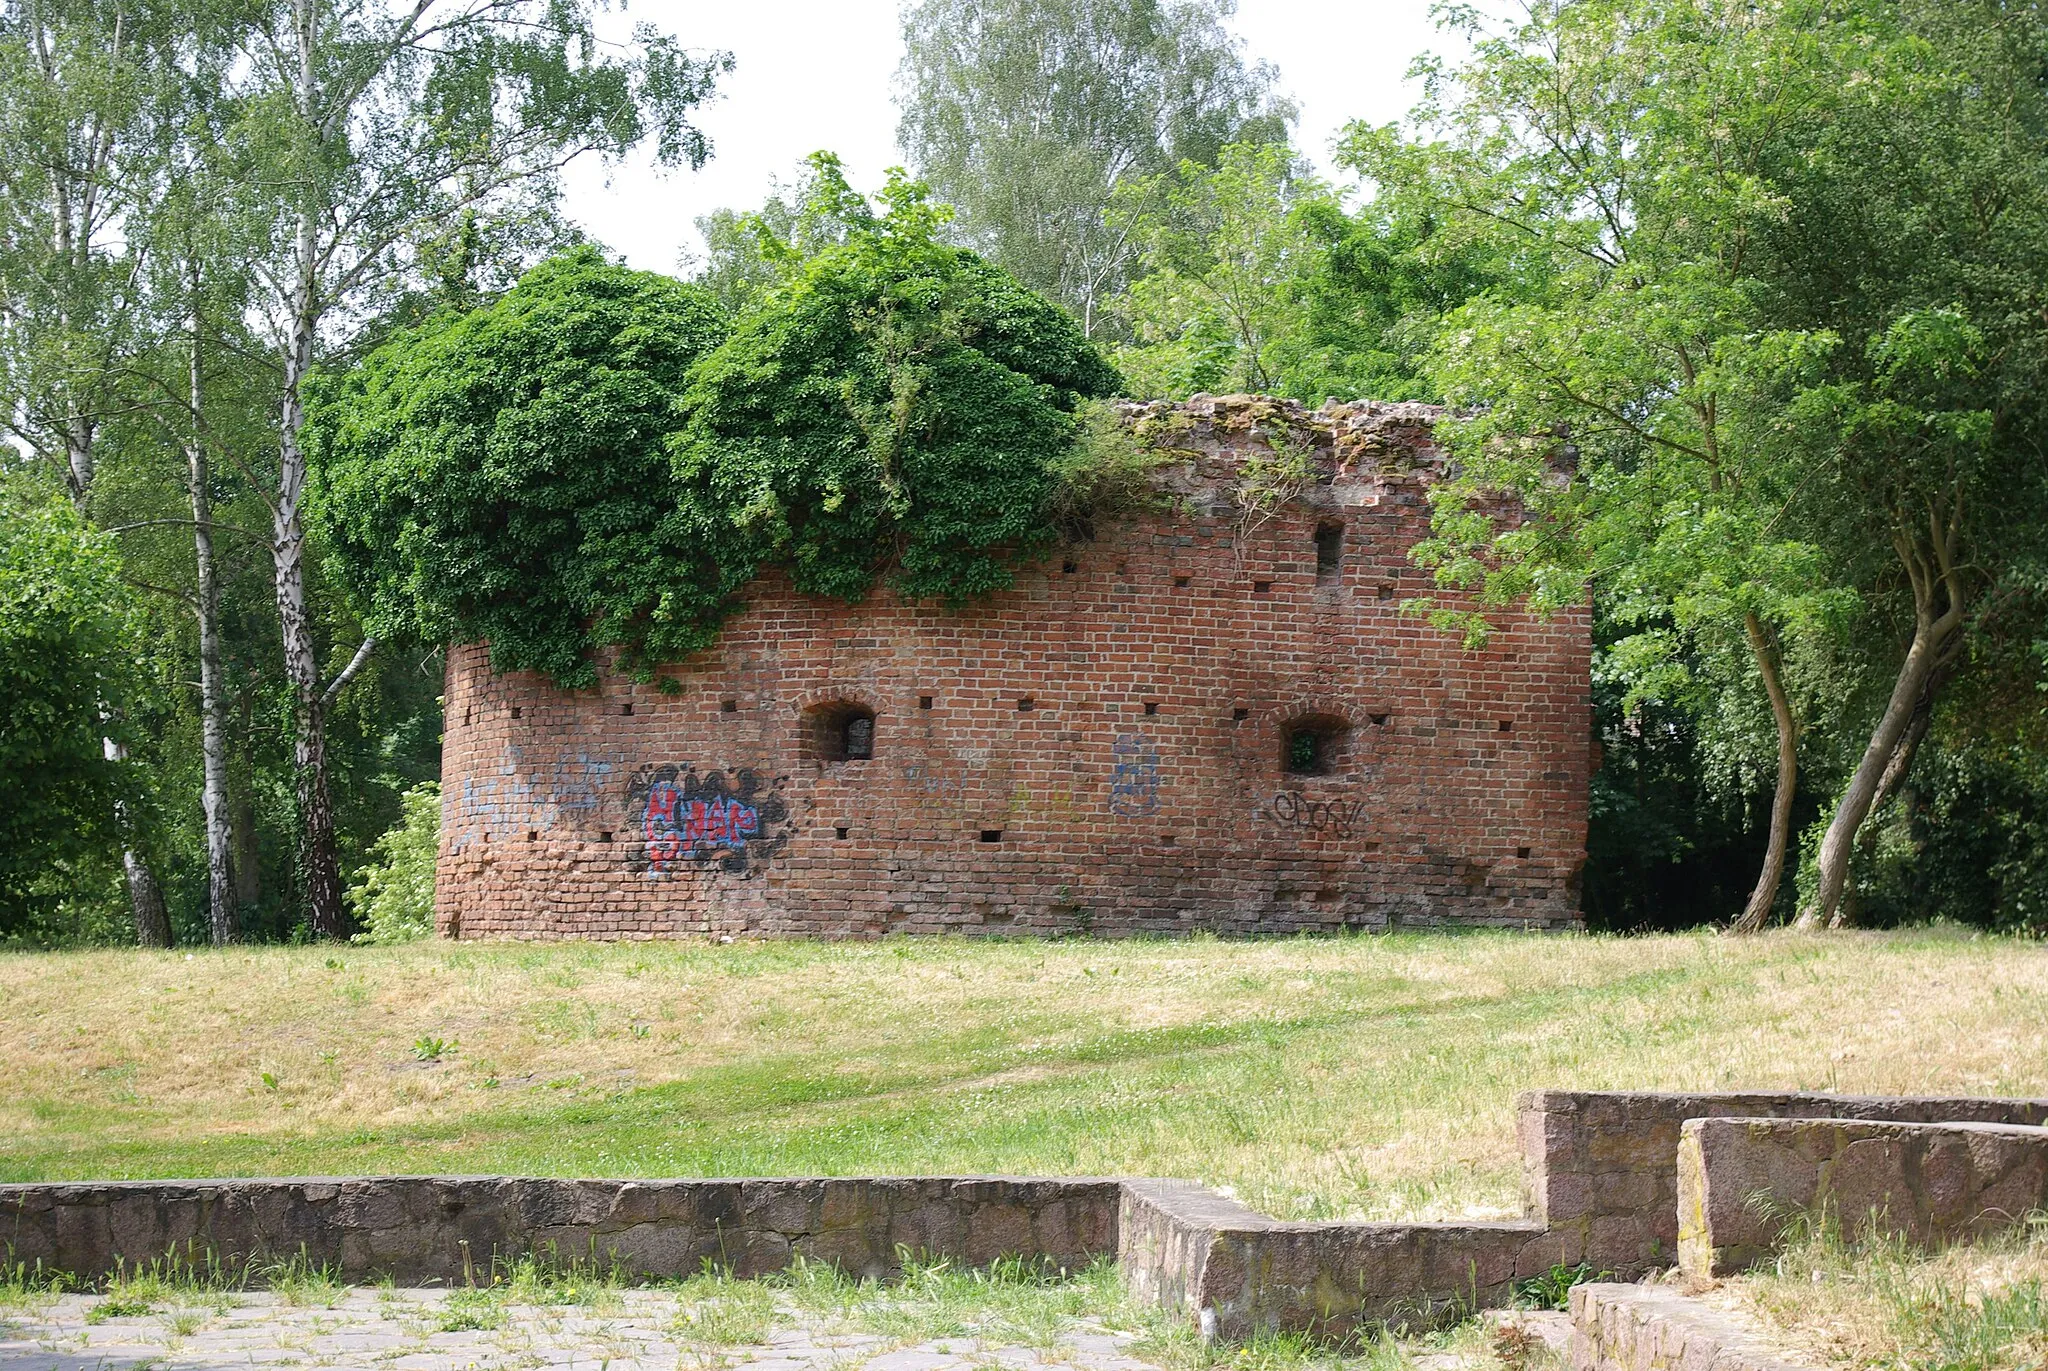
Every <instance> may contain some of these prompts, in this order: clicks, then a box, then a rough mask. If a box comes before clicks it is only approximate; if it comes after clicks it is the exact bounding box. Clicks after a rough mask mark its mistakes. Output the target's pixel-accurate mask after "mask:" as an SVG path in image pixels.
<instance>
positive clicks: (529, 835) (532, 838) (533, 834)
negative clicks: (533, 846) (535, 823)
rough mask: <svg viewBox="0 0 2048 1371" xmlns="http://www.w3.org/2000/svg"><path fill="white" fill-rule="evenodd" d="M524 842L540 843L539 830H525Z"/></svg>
mask: <svg viewBox="0 0 2048 1371" xmlns="http://www.w3.org/2000/svg"><path fill="white" fill-rule="evenodd" d="M526 841H528V842H530V843H537V842H539V841H540V830H539V829H537V828H529V829H527V830H526Z"/></svg>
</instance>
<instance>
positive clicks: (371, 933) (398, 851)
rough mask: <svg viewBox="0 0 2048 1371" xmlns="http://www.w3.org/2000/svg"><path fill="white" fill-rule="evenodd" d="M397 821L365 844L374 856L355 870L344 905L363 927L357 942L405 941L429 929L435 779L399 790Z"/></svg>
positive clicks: (437, 814) (436, 845)
mask: <svg viewBox="0 0 2048 1371" xmlns="http://www.w3.org/2000/svg"><path fill="white" fill-rule="evenodd" d="M402 802H403V804H404V806H405V810H404V814H403V817H401V818H400V820H399V821H398V823H397V825H396V826H395V827H393V828H392V829H391V831H390V832H388V833H386V834H385V835H384V836H383V837H381V838H379V839H378V840H377V841H376V842H375V843H374V844H372V845H371V847H370V853H371V855H372V856H373V857H374V858H375V859H376V860H374V861H372V862H371V863H370V864H369V865H368V866H366V867H364V868H363V869H362V870H361V871H359V872H357V873H356V881H357V884H356V885H354V886H353V887H351V888H350V890H349V892H348V902H349V908H350V909H351V910H353V911H354V913H355V917H356V921H357V922H358V923H360V924H361V925H362V927H363V931H362V932H361V933H358V934H356V936H355V937H354V938H353V939H352V940H351V941H353V942H358V943H370V944H388V943H409V942H413V941H415V940H416V939H419V938H424V937H426V936H427V935H428V934H430V933H432V932H433V931H434V859H435V857H436V855H437V854H438V852H439V850H440V846H441V784H440V782H438V781H426V782H423V783H422V784H420V785H416V786H414V787H413V788H412V789H411V790H408V791H406V792H405V795H404V797H403V800H402Z"/></svg>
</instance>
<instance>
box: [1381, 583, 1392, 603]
mask: <svg viewBox="0 0 2048 1371" xmlns="http://www.w3.org/2000/svg"><path fill="white" fill-rule="evenodd" d="M1380 598H1381V599H1382V600H1391V599H1393V598H1394V588H1393V587H1392V586H1381V587H1380Z"/></svg>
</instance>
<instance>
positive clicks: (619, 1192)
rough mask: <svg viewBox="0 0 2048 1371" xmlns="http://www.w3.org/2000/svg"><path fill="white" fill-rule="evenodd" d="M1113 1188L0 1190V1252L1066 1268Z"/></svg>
mask: <svg viewBox="0 0 2048 1371" xmlns="http://www.w3.org/2000/svg"><path fill="white" fill-rule="evenodd" d="M1118 1189H1119V1184H1118V1182H1116V1181H1113V1180H1022V1179H1013V1178H1008V1177H989V1176H970V1177H900V1178H898V1177H884V1178H877V1179H849V1180H729V1181H668V1180H649V1181H575V1180H546V1179H532V1178H519V1177H507V1176H457V1177H447V1176H379V1177H364V1178H356V1179H346V1180H327V1179H317V1178H316V1179H293V1180H218V1181H120V1182H106V1183H77V1184H62V1183H55V1184H46V1185H33V1184H32V1185H0V1251H7V1252H11V1255H12V1259H13V1260H15V1261H26V1262H29V1263H31V1264H33V1263H36V1262H41V1263H42V1264H43V1266H44V1267H45V1268H54V1269H56V1270H61V1271H69V1272H72V1273H74V1274H77V1275H80V1276H84V1277H87V1278H96V1277H98V1276H100V1275H101V1274H103V1273H105V1272H107V1271H111V1270H113V1269H114V1266H115V1263H116V1261H117V1260H118V1261H126V1262H128V1263H130V1264H133V1263H135V1262H137V1261H147V1260H149V1259H152V1258H155V1257H159V1256H162V1255H163V1254H164V1253H165V1252H168V1251H172V1250H174V1249H175V1250H178V1251H181V1252H184V1251H195V1252H196V1251H211V1252H212V1253H213V1254H214V1255H215V1256H216V1257H218V1258H219V1259H221V1260H222V1261H225V1262H230V1263H236V1264H239V1263H241V1262H244V1261H248V1260H252V1259H262V1258H265V1257H271V1258H276V1257H286V1256H291V1255H294V1254H296V1253H299V1252H301V1251H303V1252H304V1253H305V1254H306V1255H307V1257H309V1258H310V1259H311V1260H313V1261H315V1262H320V1263H324V1264H327V1265H330V1266H333V1267H336V1268H338V1269H339V1271H340V1273H341V1275H342V1277H343V1278H344V1279H347V1280H363V1279H367V1278H371V1277H376V1276H390V1277H391V1278H392V1279H394V1280H396V1281H399V1282H400V1283H405V1284H418V1283H422V1282H430V1281H452V1280H457V1279H460V1278H461V1277H462V1276H463V1275H464V1271H465V1262H467V1263H470V1264H471V1265H472V1266H473V1267H474V1269H476V1270H477V1271H479V1272H488V1271H489V1270H490V1269H491V1264H492V1262H493V1260H494V1259H497V1258H509V1257H514V1256H518V1255H521V1254H523V1253H527V1252H533V1251H546V1250H548V1249H550V1248H552V1249H553V1250H554V1251H555V1252H557V1253H558V1254H559V1255H560V1256H561V1257H562V1258H563V1259H565V1260H566V1259H569V1258H586V1257H590V1258H595V1259H596V1260H598V1261H599V1262H602V1263H610V1262H613V1261H616V1262H617V1263H619V1265H621V1266H622V1267H623V1268H625V1270H627V1271H628V1272H629V1273H631V1274H632V1275H635V1276H650V1277H671V1276H688V1275H693V1274H695V1273H696V1272H697V1271H699V1270H700V1269H702V1267H703V1264H704V1262H705V1261H706V1260H710V1261H714V1262H717V1263H719V1264H721V1265H726V1266H730V1267H731V1268H732V1269H733V1270H734V1271H735V1272H736V1273H738V1274H739V1275H742V1276H749V1275H759V1274H761V1273H763V1272H766V1271H774V1270H779V1269H780V1268H782V1267H783V1266H786V1265H787V1264H788V1263H789V1260H790V1258H791V1257H793V1256H799V1255H801V1256H803V1257H806V1258H808V1259H810V1260H813V1261H824V1262H831V1263H834V1264H836V1265H838V1266H839V1267H840V1268H842V1269H843V1270H846V1271H848V1272H851V1273H854V1274H857V1275H864V1276H877V1277H881V1276H887V1275H889V1274H892V1273H893V1272H894V1271H895V1270H896V1266H897V1253H898V1249H899V1248H907V1249H909V1250H911V1251H915V1252H928V1253H930V1254H932V1255H935V1256H945V1257H951V1258H954V1259H956V1260H959V1261H964V1262H967V1263H970V1264H974V1265H985V1264H987V1263H988V1262H991V1261H993V1260H995V1259H996V1258H997V1257H999V1256H1003V1255H1005V1254H1009V1253H1027V1254H1031V1255H1034V1256H1040V1257H1044V1258H1046V1259H1048V1260H1050V1261H1053V1262H1057V1263H1059V1264H1060V1265H1063V1266H1067V1267H1070V1268H1078V1267H1080V1266H1083V1265H1086V1264H1087V1263H1088V1262H1089V1261H1090V1260H1091V1259H1093V1258H1094V1257H1096V1256H1098V1255H1101V1254H1105V1253H1110V1252H1114V1251H1115V1250H1116V1233H1117V1227H1116V1225H1117V1194H1118Z"/></svg>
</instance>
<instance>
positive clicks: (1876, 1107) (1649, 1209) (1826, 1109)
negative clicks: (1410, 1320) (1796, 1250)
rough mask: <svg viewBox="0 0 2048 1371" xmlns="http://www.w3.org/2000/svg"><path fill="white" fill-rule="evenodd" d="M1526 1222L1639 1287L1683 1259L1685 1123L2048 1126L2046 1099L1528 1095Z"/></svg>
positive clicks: (1572, 1256)
mask: <svg viewBox="0 0 2048 1371" xmlns="http://www.w3.org/2000/svg"><path fill="white" fill-rule="evenodd" d="M1515 1103H1516V1108H1517V1111H1518V1113H1519V1116H1520V1117H1519V1128H1520V1133H1521V1144H1522V1165H1523V1173H1524V1177H1525V1179H1526V1181H1527V1185H1528V1195H1529V1202H1530V1211H1529V1216H1530V1218H1531V1220H1532V1221H1534V1222H1536V1223H1540V1224H1542V1225H1543V1226H1544V1227H1545V1228H1546V1229H1548V1230H1549V1239H1550V1241H1551V1242H1552V1243H1553V1244H1554V1248H1555V1259H1556V1260H1557V1261H1559V1262H1561V1263H1563V1264H1564V1265H1567V1266H1575V1265H1577V1264H1579V1263H1580V1262H1585V1263H1587V1264H1589V1265H1591V1266H1592V1267H1593V1268H1594V1269H1595V1270H1598V1271H1603V1272H1606V1273H1608V1274H1611V1275H1614V1276H1619V1277H1621V1278H1623V1279H1627V1280H1633V1279H1635V1278H1636V1277H1638V1276H1641V1275H1642V1274H1644V1273H1645V1272H1647V1271H1651V1270H1655V1269H1657V1268H1658V1267H1663V1266H1669V1265H1671V1264H1672V1263H1673V1262H1674V1261H1675V1260H1676V1259H1677V1251H1678V1138H1679V1131H1680V1129H1681V1128H1682V1126H1683V1125H1684V1123H1685V1121H1686V1120H1688V1119H1707V1118H1780V1119H1782V1118H1809V1119H1866V1120H1878V1121H1890V1122H1901V1123H1995V1124H2022V1125H2039V1124H2042V1123H2044V1122H2048V1100H2000V1099H1962V1098H1938V1097H1892V1096H1857V1095H1817V1094H1810V1093H1797V1092H1784V1093H1774V1092H1761V1091H1745V1092H1733V1093H1728V1094H1698V1095H1690V1094H1664V1093H1657V1092H1647V1091H1644V1092H1630V1091H1573V1090H1531V1091H1526V1092H1524V1093H1523V1094H1522V1095H1520V1096H1519V1097H1517V1099H1516V1102H1515Z"/></svg>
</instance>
